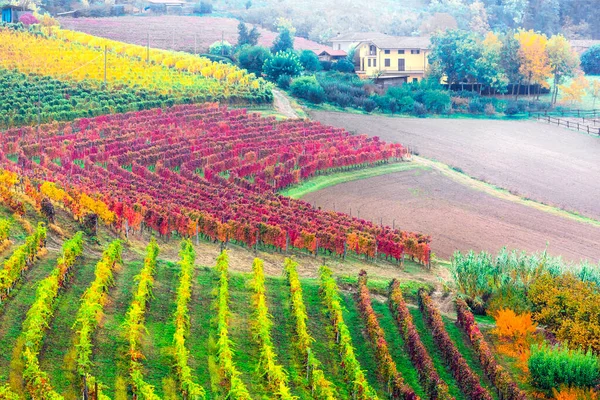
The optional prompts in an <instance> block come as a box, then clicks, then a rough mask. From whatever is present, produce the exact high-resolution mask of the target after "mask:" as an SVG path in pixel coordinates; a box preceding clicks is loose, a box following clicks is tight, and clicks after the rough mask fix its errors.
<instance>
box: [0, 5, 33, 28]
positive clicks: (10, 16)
mask: <svg viewBox="0 0 600 400" xmlns="http://www.w3.org/2000/svg"><path fill="white" fill-rule="evenodd" d="M31 13H32V11H31V10H30V9H28V8H27V7H22V6H14V5H10V4H9V5H6V6H3V7H2V22H4V23H6V24H11V23H12V24H15V23H17V22H19V18H21V16H22V15H25V14H31Z"/></svg>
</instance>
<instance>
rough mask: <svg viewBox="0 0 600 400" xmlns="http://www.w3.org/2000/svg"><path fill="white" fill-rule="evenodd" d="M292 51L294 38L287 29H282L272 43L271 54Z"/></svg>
mask: <svg viewBox="0 0 600 400" xmlns="http://www.w3.org/2000/svg"><path fill="white" fill-rule="evenodd" d="M291 50H294V37H293V36H292V33H291V32H290V30H289V29H288V28H282V29H281V30H280V31H279V35H277V37H276V38H275V41H273V47H271V51H272V52H273V53H279V52H287V51H291Z"/></svg>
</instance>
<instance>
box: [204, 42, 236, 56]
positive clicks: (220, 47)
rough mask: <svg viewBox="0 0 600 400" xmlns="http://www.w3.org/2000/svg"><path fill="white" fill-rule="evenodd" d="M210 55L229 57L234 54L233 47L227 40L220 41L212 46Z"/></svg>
mask: <svg viewBox="0 0 600 400" xmlns="http://www.w3.org/2000/svg"><path fill="white" fill-rule="evenodd" d="M208 53H209V54H212V55H215V56H226V57H229V56H231V55H232V54H233V46H232V45H231V43H229V42H228V41H227V40H219V41H218V42H214V43H213V44H211V45H210V47H209V48H208Z"/></svg>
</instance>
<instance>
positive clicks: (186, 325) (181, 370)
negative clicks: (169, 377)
mask: <svg viewBox="0 0 600 400" xmlns="http://www.w3.org/2000/svg"><path fill="white" fill-rule="evenodd" d="M179 258H180V260H181V261H180V262H179V264H180V266H181V272H180V273H179V287H178V288H177V302H176V304H177V309H176V310H175V315H174V318H175V334H174V335H173V343H174V345H175V369H176V370H177V378H178V379H179V385H180V387H181V390H182V392H183V393H184V394H185V395H186V397H187V398H190V399H192V400H198V399H204V398H205V390H204V388H203V387H202V386H201V385H199V384H197V383H195V382H194V380H193V379H192V370H191V368H190V367H189V365H188V359H189V356H190V351H189V350H188V349H187V348H186V346H185V340H186V338H187V336H188V334H189V331H190V315H189V309H188V303H189V302H190V298H191V296H192V289H191V287H192V278H193V275H194V262H195V261H196V252H195V251H194V247H193V246H192V242H191V241H190V240H189V239H187V240H184V241H182V242H181V250H180V251H179Z"/></svg>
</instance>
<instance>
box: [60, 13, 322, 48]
mask: <svg viewBox="0 0 600 400" xmlns="http://www.w3.org/2000/svg"><path fill="white" fill-rule="evenodd" d="M60 23H61V26H62V27H63V28H65V29H71V30H75V31H81V32H85V33H89V34H91V35H95V36H101V37H104V38H108V39H113V40H118V41H122V42H127V43H133V44H139V45H145V44H146V42H147V37H148V34H149V35H150V47H156V48H161V49H169V50H171V49H172V50H182V51H190V52H193V51H194V48H196V51H197V52H198V53H204V52H206V51H207V50H208V47H209V46H210V45H211V44H212V43H214V42H216V41H218V40H221V39H224V40H226V41H228V42H229V43H232V44H235V43H237V35H238V31H237V26H238V24H239V21H238V20H236V19H234V18H222V17H194V16H176V15H161V16H148V17H145V16H127V17H110V18H61V19H60ZM259 31H260V38H259V39H258V42H259V44H260V45H262V46H267V47H270V46H271V45H272V44H273V40H274V39H275V37H276V36H277V33H275V32H272V31H269V30H266V29H264V28H259ZM294 47H295V48H296V49H309V50H313V49H315V50H316V49H320V48H323V47H325V46H324V45H322V44H319V43H317V42H314V41H310V40H307V39H304V38H300V37H297V38H296V40H295V42H294Z"/></svg>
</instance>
